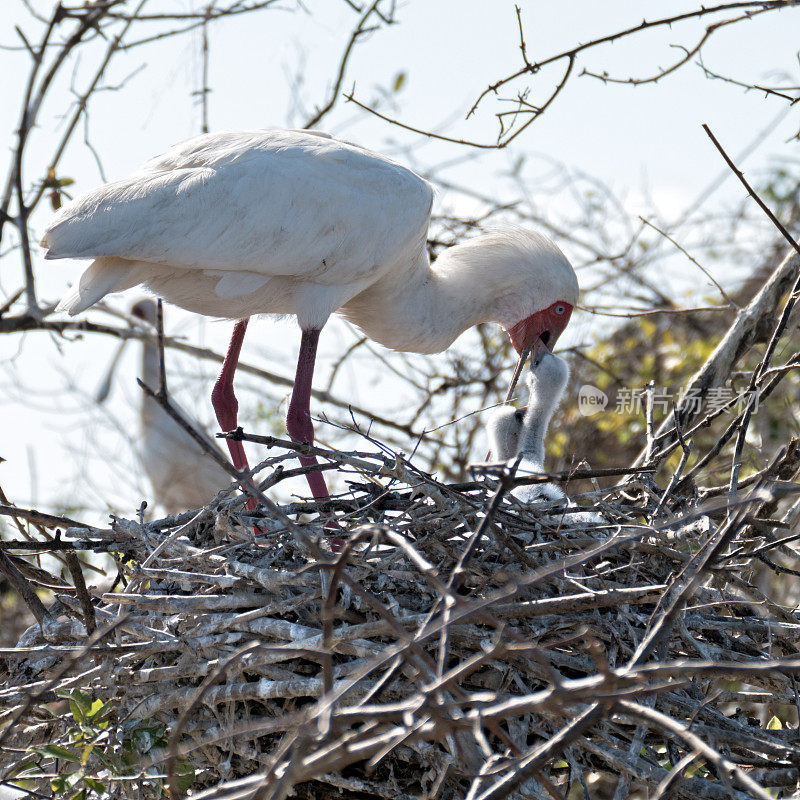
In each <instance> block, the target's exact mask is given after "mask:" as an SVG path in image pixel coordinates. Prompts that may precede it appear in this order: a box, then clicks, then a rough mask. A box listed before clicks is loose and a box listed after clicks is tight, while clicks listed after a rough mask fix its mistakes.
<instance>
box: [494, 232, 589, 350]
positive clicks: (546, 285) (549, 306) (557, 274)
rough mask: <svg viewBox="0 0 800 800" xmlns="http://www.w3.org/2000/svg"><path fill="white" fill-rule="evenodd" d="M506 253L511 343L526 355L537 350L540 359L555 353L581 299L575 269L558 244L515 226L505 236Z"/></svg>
mask: <svg viewBox="0 0 800 800" xmlns="http://www.w3.org/2000/svg"><path fill="white" fill-rule="evenodd" d="M501 242H502V244H501V246H502V247H503V249H504V250H505V251H506V254H505V258H504V259H503V260H502V261H501V264H503V262H505V263H504V264H503V271H504V272H505V273H506V276H507V280H509V283H510V286H511V289H510V292H509V293H508V294H507V295H506V296H505V297H504V298H502V299H503V302H504V304H505V306H506V307H505V308H504V309H503V310H502V313H503V316H504V319H501V320H500V322H501V324H502V325H503V327H504V328H505V329H506V331H507V332H508V336H509V338H510V339H511V344H512V345H513V347H514V349H515V350H516V351H517V353H519V354H520V355H523V354H525V353H527V352H532V354H533V358H534V361H535V362H538V360H539V359H540V358H541V356H542V355H543V354H544V353H546V352H552V350H553V347H554V346H555V343H556V342H557V341H558V337H559V336H561V334H562V333H563V332H564V328H566V327H567V324H568V323H569V319H570V316H571V315H572V309H573V308H574V307H575V305H576V304H577V302H578V279H577V277H576V275H575V270H574V269H573V268H572V265H571V264H570V263H569V261H567V259H566V257H565V256H564V254H563V253H562V252H561V250H559V249H558V247H557V246H556V244H555V242H553V241H552V240H550V239H548V238H547V237H546V236H542V235H541V234H538V233H533V232H531V231H525V230H515V231H510V232H506V233H504V234H502V240H501Z"/></svg>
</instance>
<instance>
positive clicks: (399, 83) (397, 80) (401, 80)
mask: <svg viewBox="0 0 800 800" xmlns="http://www.w3.org/2000/svg"><path fill="white" fill-rule="evenodd" d="M405 82H406V73H405V72H398V73H397V75H395V76H394V83H393V84H392V91H393V92H399V91H400V90H401V89H402V88H403V85H404V84H405Z"/></svg>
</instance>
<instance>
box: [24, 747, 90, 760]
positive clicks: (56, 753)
mask: <svg viewBox="0 0 800 800" xmlns="http://www.w3.org/2000/svg"><path fill="white" fill-rule="evenodd" d="M31 749H32V750H33V752H34V753H38V754H39V755H40V756H46V757H47V758H60V759H62V760H63V761H71V762H72V763H73V764H80V763H81V760H80V758H78V756H77V755H75V753H73V752H72V751H71V750H67V748H66V747H60V746H59V745H57V744H43V745H41V746H39V747H33V748H31Z"/></svg>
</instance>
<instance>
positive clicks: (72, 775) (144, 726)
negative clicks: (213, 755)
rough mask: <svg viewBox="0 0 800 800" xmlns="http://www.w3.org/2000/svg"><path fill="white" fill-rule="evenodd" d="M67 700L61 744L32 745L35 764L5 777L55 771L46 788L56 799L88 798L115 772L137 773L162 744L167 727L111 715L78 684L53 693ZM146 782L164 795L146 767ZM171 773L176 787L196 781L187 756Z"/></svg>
mask: <svg viewBox="0 0 800 800" xmlns="http://www.w3.org/2000/svg"><path fill="white" fill-rule="evenodd" d="M57 694H58V696H59V697H60V698H62V699H63V700H65V701H66V702H67V703H68V704H69V716H70V717H71V724H69V725H68V727H67V730H66V735H65V737H63V739H64V740H65V742H64V743H58V744H57V743H55V742H49V743H47V744H43V745H37V746H34V747H31V748H30V750H29V752H30V753H31V754H32V755H33V756H36V757H37V758H36V761H35V762H34V763H31V762H26V763H25V764H24V766H23V767H22V768H21V769H20V770H18V772H17V773H16V774H15V775H13V776H9V777H13V778H16V779H17V780H21V781H25V780H26V779H28V778H30V779H32V778H34V777H35V776H34V773H41V772H42V769H43V768H45V767H46V772H47V773H49V774H51V775H52V774H55V777H52V778H51V779H50V789H51V790H52V792H53V794H54V796H56V797H58V798H59V800H90V798H92V797H96V796H97V797H99V796H103V795H106V796H108V792H109V791H111V790H112V788H113V782H114V777H123V776H133V775H137V774H140V773H141V772H142V766H141V765H142V764H143V763H147V762H150V761H153V762H157V761H158V759H159V757H160V756H161V755H162V754H163V752H164V750H165V749H166V746H167V740H168V734H167V727H166V725H164V724H163V723H160V722H154V721H152V720H125V721H124V722H122V723H121V724H119V723H118V721H117V719H116V712H115V709H114V705H113V703H112V702H104V701H102V700H100V699H97V698H93V697H92V695H91V694H90V693H88V692H86V691H83V690H81V689H71V690H65V691H60V692H58V693H57ZM144 772H145V775H148V778H146V780H148V782H149V783H150V784H151V785H152V786H154V787H155V788H156V790H157V791H158V792H159V793H160V794H162V795H164V796H166V783H165V779H164V778H163V776H162V774H161V773H160V772H158V771H156V770H152V769H146V770H145V771H144ZM176 775H177V778H178V785H179V787H180V789H181V791H184V792H185V791H187V790H188V789H189V788H191V786H192V785H193V783H194V781H195V771H194V767H193V766H192V765H191V763H189V762H188V761H185V760H182V761H179V762H178V763H177V766H176Z"/></svg>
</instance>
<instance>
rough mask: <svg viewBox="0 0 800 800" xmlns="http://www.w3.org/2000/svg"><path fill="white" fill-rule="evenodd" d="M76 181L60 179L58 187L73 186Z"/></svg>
mask: <svg viewBox="0 0 800 800" xmlns="http://www.w3.org/2000/svg"><path fill="white" fill-rule="evenodd" d="M73 183H75V181H74V180H73V179H72V178H59V179H58V185H59V186H72V184H73Z"/></svg>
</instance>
